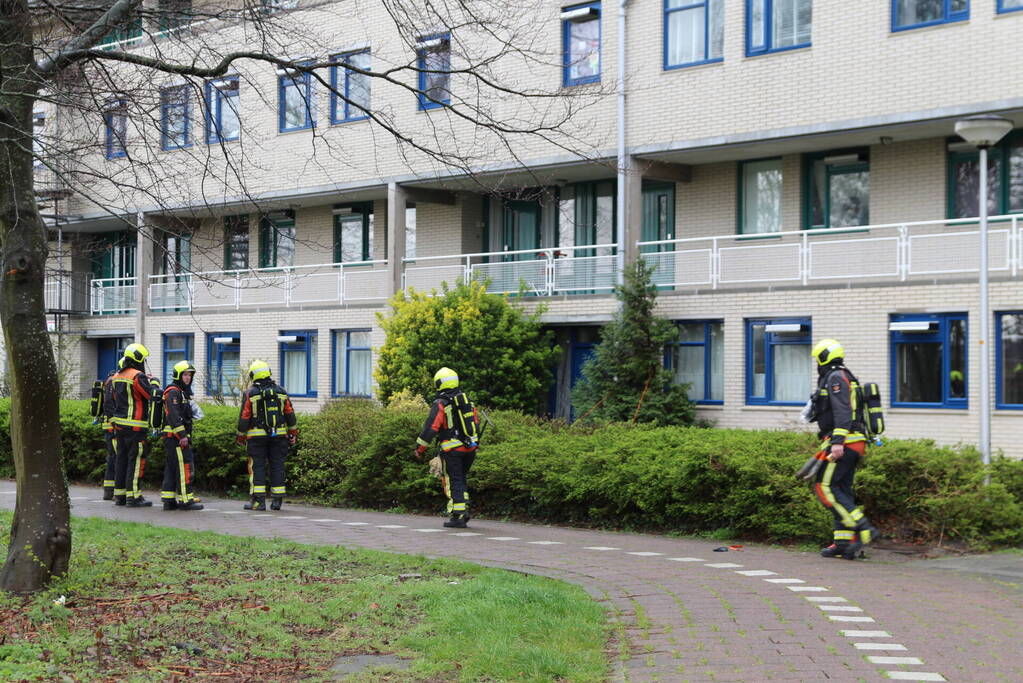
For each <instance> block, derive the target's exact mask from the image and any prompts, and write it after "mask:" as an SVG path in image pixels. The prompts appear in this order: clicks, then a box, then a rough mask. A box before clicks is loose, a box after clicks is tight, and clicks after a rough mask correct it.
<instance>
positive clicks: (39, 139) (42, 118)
mask: <svg viewBox="0 0 1023 683" xmlns="http://www.w3.org/2000/svg"><path fill="white" fill-rule="evenodd" d="M45 135H46V112H41V111H34V112H32V157H33V158H32V165H33V166H42V164H43V155H44V154H45V153H46V138H45V137H44V136H45Z"/></svg>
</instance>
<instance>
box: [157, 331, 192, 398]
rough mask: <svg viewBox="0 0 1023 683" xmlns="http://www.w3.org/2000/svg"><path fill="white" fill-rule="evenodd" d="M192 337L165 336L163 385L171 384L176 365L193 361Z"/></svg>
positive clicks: (185, 335)
mask: <svg viewBox="0 0 1023 683" xmlns="http://www.w3.org/2000/svg"><path fill="white" fill-rule="evenodd" d="M191 356H192V335H190V334H165V335H163V385H164V386H167V385H168V384H170V383H171V382H172V381H173V379H174V377H173V374H174V365H175V364H176V363H179V362H181V361H183V360H191Z"/></svg>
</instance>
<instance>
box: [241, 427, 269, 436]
mask: <svg viewBox="0 0 1023 683" xmlns="http://www.w3.org/2000/svg"><path fill="white" fill-rule="evenodd" d="M245 435H246V436H266V430H265V429H250V430H249V431H247V432H245Z"/></svg>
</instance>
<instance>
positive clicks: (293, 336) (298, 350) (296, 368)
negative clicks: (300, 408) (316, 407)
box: [277, 330, 317, 398]
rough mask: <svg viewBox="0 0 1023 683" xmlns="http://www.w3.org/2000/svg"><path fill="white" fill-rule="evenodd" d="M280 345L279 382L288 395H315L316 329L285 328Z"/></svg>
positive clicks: (313, 396) (279, 339)
mask: <svg viewBox="0 0 1023 683" xmlns="http://www.w3.org/2000/svg"><path fill="white" fill-rule="evenodd" d="M277 342H278V345H279V346H280V352H281V353H280V356H281V358H280V361H281V384H282V385H283V386H284V388H285V389H286V390H287V392H288V395H290V396H308V397H312V398H315V397H316V385H317V382H316V375H317V363H316V330H285V331H283V332H281V333H280V336H279V337H277Z"/></svg>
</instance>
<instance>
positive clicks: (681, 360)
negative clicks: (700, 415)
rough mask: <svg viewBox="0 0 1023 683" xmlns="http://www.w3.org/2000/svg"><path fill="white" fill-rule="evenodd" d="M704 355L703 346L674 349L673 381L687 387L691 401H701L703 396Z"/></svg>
mask: <svg viewBox="0 0 1023 683" xmlns="http://www.w3.org/2000/svg"><path fill="white" fill-rule="evenodd" d="M704 353H705V352H704V347H703V345H700V346H676V347H675V358H674V363H673V365H674V366H675V381H676V382H677V383H678V384H688V385H689V394H688V395H689V399H690V400H691V401H702V400H703V399H704V396H705V391H706V389H705V386H704V365H703V362H704Z"/></svg>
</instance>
